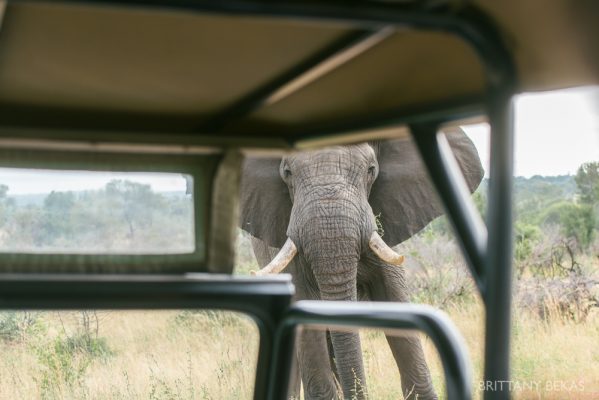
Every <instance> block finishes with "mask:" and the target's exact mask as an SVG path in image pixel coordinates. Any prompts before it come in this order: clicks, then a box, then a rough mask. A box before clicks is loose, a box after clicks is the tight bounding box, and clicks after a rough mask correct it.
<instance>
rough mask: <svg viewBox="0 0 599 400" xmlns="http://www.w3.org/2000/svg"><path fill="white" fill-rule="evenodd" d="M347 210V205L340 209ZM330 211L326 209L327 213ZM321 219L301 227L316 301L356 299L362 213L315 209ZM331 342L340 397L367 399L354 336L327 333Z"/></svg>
mask: <svg viewBox="0 0 599 400" xmlns="http://www.w3.org/2000/svg"><path fill="white" fill-rule="evenodd" d="M329 203H330V202H329ZM344 209H347V206H346V207H344ZM329 211H330V210H329ZM319 212H320V214H321V217H320V218H318V219H314V220H311V221H309V222H308V223H306V224H304V225H303V227H302V229H303V232H302V234H301V235H300V237H301V238H303V241H302V243H301V248H302V252H303V256H304V257H305V258H306V260H307V261H308V264H309V265H310V267H311V269H312V274H313V276H314V279H315V281H316V284H317V286H318V291H319V293H320V298H321V299H322V300H330V301H356V300H357V271H358V262H359V259H360V254H361V251H362V249H363V243H364V239H363V238H364V236H365V235H368V234H367V233H365V230H367V229H368V228H366V227H365V226H364V225H365V224H364V223H361V220H363V219H364V218H365V215H364V213H355V214H353V215H352V214H351V213H347V212H346V213H334V212H328V213H327V209H326V208H323V206H322V204H321V205H320V206H319ZM330 334H331V335H330V336H331V342H332V347H333V353H334V358H335V363H336V366H337V372H338V374H339V380H340V384H341V388H342V390H343V396H344V398H346V399H350V398H351V399H365V398H367V389H366V379H365V373H364V365H363V361H362V349H361V344H360V337H359V335H358V333H357V332H356V333H352V332H347V331H336V330H331V332H330Z"/></svg>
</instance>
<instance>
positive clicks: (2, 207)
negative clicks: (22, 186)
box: [0, 185, 15, 227]
mask: <svg viewBox="0 0 599 400" xmlns="http://www.w3.org/2000/svg"><path fill="white" fill-rule="evenodd" d="M14 206H15V202H14V200H13V199H11V198H9V197H8V186H6V185H0V227H2V226H4V224H6V222H7V221H8V218H9V216H10V214H11V213H12V211H13V209H14Z"/></svg>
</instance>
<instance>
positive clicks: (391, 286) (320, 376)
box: [241, 130, 483, 399]
mask: <svg viewBox="0 0 599 400" xmlns="http://www.w3.org/2000/svg"><path fill="white" fill-rule="evenodd" d="M447 139H448V141H449V143H450V146H451V147H452V149H453V151H454V155H455V157H456V159H457V161H458V164H459V165H460V168H461V169H462V172H463V173H464V177H465V180H466V183H467V185H468V187H469V189H470V191H471V192H472V191H474V190H475V189H476V187H477V186H478V185H479V183H480V181H481V180H482V177H483V169H482V166H481V163H480V160H479V157H478V153H477V151H476V148H475V147H474V145H473V144H472V142H471V141H470V140H469V139H468V137H467V136H466V135H465V134H464V133H463V132H462V131H461V130H459V131H456V132H454V133H452V134H449V135H447ZM441 212H442V208H441V206H440V204H439V203H438V201H437V200H436V198H435V195H434V193H433V188H432V186H431V185H430V183H429V181H428V177H427V174H426V171H425V169H424V166H423V165H422V162H421V160H420V159H419V156H418V152H417V150H416V148H415V147H414V146H413V144H412V143H411V142H410V141H409V140H406V139H397V140H392V141H385V142H377V143H369V144H367V143H364V144H359V145H349V146H337V147H332V148H327V149H323V150H316V151H309V152H304V153H294V154H290V155H288V156H285V157H283V158H248V159H247V160H246V161H245V164H244V167H243V175H242V189H241V226H242V228H243V229H244V230H245V231H247V232H248V233H250V234H251V235H252V236H253V238H254V239H253V240H252V243H253V247H254V252H255V254H256V257H257V259H258V262H259V263H260V264H261V266H264V265H266V264H268V263H269V262H270V261H271V259H272V258H273V256H274V254H272V253H273V252H272V251H268V250H269V249H272V248H276V249H280V248H281V247H283V245H284V244H285V243H287V244H286V246H285V247H286V249H287V250H286V251H287V253H286V255H285V256H284V257H283V258H286V259H291V257H292V260H291V262H290V263H289V265H288V266H287V267H286V269H285V272H289V273H291V274H292V276H293V282H294V284H295V286H296V299H297V300H346V301H356V300H358V299H360V300H362V299H366V300H372V301H399V302H407V301H409V295H408V293H407V285H406V281H405V274H404V269H403V267H401V266H397V265H391V264H389V263H387V262H385V261H382V260H381V258H380V257H379V256H377V255H376V254H375V253H374V252H373V251H372V249H371V245H370V239H371V237H372V235H373V232H376V231H377V223H376V220H375V216H377V218H378V219H379V221H380V223H381V224H382V229H381V232H384V233H382V236H383V239H384V242H386V244H387V245H388V246H395V245H396V244H398V243H400V242H402V241H404V240H406V239H408V238H409V237H410V236H412V235H414V234H415V233H417V232H418V231H420V230H421V229H422V228H423V227H425V226H426V225H427V224H428V223H429V222H430V221H431V220H432V219H434V218H436V217H437V216H438V215H440V214H441ZM289 242H292V244H293V248H292V247H291V245H289V244H288V243H289ZM381 243H382V242H381ZM383 246H384V243H383ZM290 250H294V251H293V252H291V253H289V251H290ZM290 255H291V256H290ZM287 261H288V260H287ZM287 261H286V262H287ZM279 269H280V268H279ZM327 336H328V337H329V338H330V339H329V340H330V345H329V343H327ZM387 340H388V343H389V345H390V347H391V350H392V353H393V356H394V358H395V361H396V363H397V366H398V368H399V371H400V375H401V384H402V391H403V393H404V396H406V395H408V394H410V398H416V396H415V395H417V396H418V397H417V398H419V399H435V398H437V396H436V394H435V392H434V388H433V386H432V383H431V378H430V373H429V370H428V367H427V364H426V361H425V359H424V355H423V352H422V348H421V345H420V341H419V340H418V339H417V338H413V337H410V338H407V337H406V338H400V337H391V336H389V337H388V338H387ZM329 346H330V347H329ZM297 347H298V352H297V359H298V362H299V370H300V374H301V379H302V382H303V384H304V393H305V397H306V398H307V399H332V398H337V397H338V396H339V395H341V394H339V393H338V389H337V383H336V382H335V376H337V377H338V379H339V385H340V387H341V389H342V390H343V394H342V396H343V397H344V398H350V397H352V398H358V399H361V398H367V389H366V380H365V373H364V367H363V362H362V354H361V348H360V338H359V336H358V334H357V333H348V332H338V331H334V330H332V331H330V332H328V333H327V332H324V331H309V330H306V331H303V333H301V334H300V335H299V337H298V346H297ZM329 348H332V352H333V354H329ZM333 357H334V360H335V362H334V365H331V359H332V358H333ZM333 371H335V372H336V373H335V374H334V373H333ZM357 380H359V382H360V385H359V386H360V389H359V390H358V391H357V393H355V392H356V389H355V388H356V384H355V383H356V382H357ZM297 386H298V385H296V388H295V389H296V390H297ZM295 394H296V393H295Z"/></svg>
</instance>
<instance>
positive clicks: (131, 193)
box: [106, 180, 165, 238]
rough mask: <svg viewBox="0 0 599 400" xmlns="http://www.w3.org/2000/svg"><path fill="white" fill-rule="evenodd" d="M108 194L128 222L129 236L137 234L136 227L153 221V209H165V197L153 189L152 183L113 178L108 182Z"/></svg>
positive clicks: (109, 199) (110, 202)
mask: <svg viewBox="0 0 599 400" xmlns="http://www.w3.org/2000/svg"><path fill="white" fill-rule="evenodd" d="M106 196H107V199H108V202H109V204H110V205H111V206H112V207H113V209H114V210H118V212H119V214H120V217H122V219H123V220H124V221H125V222H126V224H127V228H128V236H129V237H130V238H133V237H134V236H135V232H136V228H138V227H148V226H151V225H152V222H153V218H152V217H153V211H155V210H161V209H163V207H164V205H165V201H164V198H163V197H162V196H161V195H159V194H157V193H154V192H153V191H152V187H151V186H150V185H145V184H142V183H137V182H131V181H127V180H125V181H123V180H112V181H110V182H108V183H107V184H106Z"/></svg>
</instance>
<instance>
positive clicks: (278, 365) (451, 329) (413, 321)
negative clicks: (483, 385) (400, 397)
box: [270, 301, 472, 400]
mask: <svg viewBox="0 0 599 400" xmlns="http://www.w3.org/2000/svg"><path fill="white" fill-rule="evenodd" d="M298 325H305V326H310V325H312V326H314V325H317V326H326V327H327V328H329V327H335V326H343V327H353V328H378V329H408V330H418V331H421V332H424V333H426V334H427V335H428V336H429V337H430V338H431V340H432V341H433V343H434V344H435V346H436V347H437V350H438V351H439V356H440V358H441V362H442V364H443V368H444V371H445V381H446V387H447V398H448V399H450V400H451V399H459V400H463V399H470V398H471V396H472V393H471V375H472V374H471V371H470V366H469V363H468V360H467V357H466V353H467V352H466V347H465V345H464V343H463V340H462V339H461V337H460V335H459V333H458V331H457V329H456V328H455V326H454V325H453V324H452V323H451V321H450V320H449V318H447V317H446V316H445V314H443V313H442V312H440V311H438V310H436V309H434V308H432V307H430V306H424V305H416V304H405V303H361V302H332V301H327V302H322V301H298V302H297V303H295V304H293V306H291V308H290V309H289V311H288V313H287V315H286V316H285V318H284V319H283V321H282V324H281V326H280V328H279V330H278V331H277V337H276V339H275V357H277V358H276V359H275V360H274V361H273V366H274V368H275V370H276V371H283V372H285V373H283V374H279V375H278V376H279V379H277V380H274V381H273V382H271V383H272V386H271V390H270V399H284V398H287V397H286V396H287V390H288V385H289V382H288V378H289V374H288V371H289V370H290V368H291V366H290V362H291V356H292V351H293V348H292V345H293V339H294V332H295V328H296V327H297V326H298ZM280 377H284V379H280Z"/></svg>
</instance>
